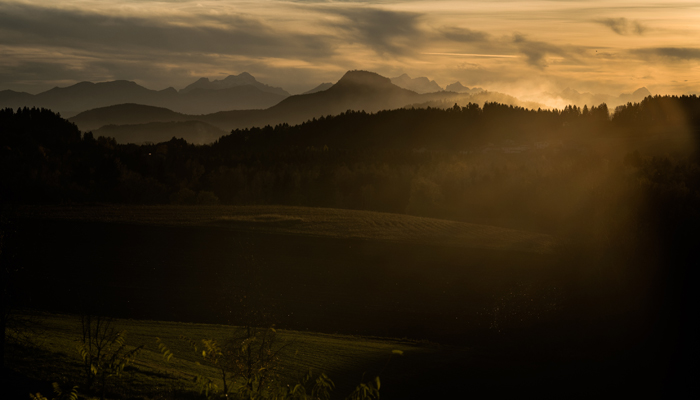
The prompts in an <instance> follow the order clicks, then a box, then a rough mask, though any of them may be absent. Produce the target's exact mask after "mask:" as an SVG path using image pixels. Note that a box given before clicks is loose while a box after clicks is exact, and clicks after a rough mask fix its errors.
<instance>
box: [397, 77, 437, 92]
mask: <svg viewBox="0 0 700 400" xmlns="http://www.w3.org/2000/svg"><path fill="white" fill-rule="evenodd" d="M391 83H393V84H394V85H396V86H398V87H401V88H404V89H408V90H413V91H414V92H416V93H434V92H439V91H442V90H444V89H443V88H442V87H440V85H438V84H437V82H435V81H431V80H429V79H428V78H426V77H424V76H422V77H420V78H413V79H412V78H411V77H410V76H408V75H407V74H403V75H401V76H397V77H396V78H391Z"/></svg>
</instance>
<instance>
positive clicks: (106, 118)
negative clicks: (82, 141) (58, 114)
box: [69, 103, 197, 132]
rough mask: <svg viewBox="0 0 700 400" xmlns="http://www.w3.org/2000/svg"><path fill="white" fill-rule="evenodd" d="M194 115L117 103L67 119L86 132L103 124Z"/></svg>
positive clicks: (136, 122)
mask: <svg viewBox="0 0 700 400" xmlns="http://www.w3.org/2000/svg"><path fill="white" fill-rule="evenodd" d="M196 118H197V117H196V116H191V115H186V114H181V113H178V112H175V111H172V110H169V109H167V108H163V107H154V106H147V105H143V104H133V103H127V104H118V105H115V106H107V107H100V108H95V109H92V110H89V111H84V112H82V113H80V114H78V115H76V116H74V117H72V118H69V121H71V122H73V123H75V124H76V125H78V127H79V128H80V130H82V131H84V132H87V131H92V130H96V129H98V128H100V127H102V126H105V125H134V124H146V123H149V122H171V121H187V120H193V119H196Z"/></svg>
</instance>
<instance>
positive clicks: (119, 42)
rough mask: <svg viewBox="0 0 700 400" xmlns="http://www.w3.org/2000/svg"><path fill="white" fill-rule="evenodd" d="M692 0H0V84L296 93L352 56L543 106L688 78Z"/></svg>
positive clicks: (692, 89) (331, 75)
mask: <svg viewBox="0 0 700 400" xmlns="http://www.w3.org/2000/svg"><path fill="white" fill-rule="evenodd" d="M699 20H700V5H699V4H698V2H697V1H684V0H681V1H671V2H660V1H624V0H619V1H596V0H594V1H586V2H574V1H538V2H531V1H488V2H475V1H439V2H434V1H430V2H428V1H380V2H346V1H342V2H341V1H255V2H251V1H211V0H204V1H188V0H183V1H125V0H116V1H111V2H103V1H95V0H85V1H83V0H70V1H62V2H61V3H60V4H56V3H55V2H49V1H42V0H30V1H1V2H0V53H2V57H1V58H0V89H12V90H17V91H27V92H30V93H38V92H41V91H43V90H47V89H50V88H51V87H54V86H68V85H71V84H74V83H77V82H80V81H86V80H87V81H93V82H99V81H109V80H117V79H125V80H132V81H135V82H137V83H139V84H141V85H143V86H145V87H148V88H151V89H164V88H166V87H169V86H173V87H175V88H176V89H181V88H183V87H184V86H186V85H188V84H190V83H192V82H193V80H194V79H196V78H199V77H208V78H211V79H220V78H223V77H225V76H228V75H230V74H237V73H240V72H243V71H247V72H249V73H251V74H253V75H254V76H255V77H257V78H258V79H259V80H261V81H263V82H265V83H268V84H270V85H273V86H280V87H283V88H285V89H286V90H288V91H289V92H291V93H301V92H303V91H306V90H309V89H311V88H313V87H315V86H316V85H318V84H320V83H321V82H329V81H332V82H335V81H337V80H338V79H339V78H340V77H341V76H342V75H343V74H344V73H345V72H346V71H348V70H350V69H364V70H371V71H375V72H377V73H379V74H381V75H383V76H389V77H393V76H398V75H400V74H402V73H408V74H409V75H410V76H412V77H418V76H427V77H428V78H429V79H434V80H436V81H437V82H438V83H439V84H440V85H442V86H443V87H445V86H447V85H449V84H450V83H453V82H455V81H460V82H461V83H462V84H464V85H466V86H481V87H484V88H486V89H487V90H491V91H500V92H505V93H509V94H512V95H514V96H517V97H519V98H522V99H523V100H533V101H539V102H542V103H545V104H549V105H552V106H557V104H554V103H553V102H554V100H553V99H552V98H551V96H550V95H548V94H547V93H554V92H558V91H561V90H563V89H565V88H567V87H569V88H572V89H575V90H578V91H580V92H586V91H587V92H593V93H606V94H619V93H622V92H632V91H634V90H635V89H637V88H639V87H647V88H648V89H649V90H650V91H651V92H652V93H660V94H692V93H697V92H699V91H700V46H698V45H697V43H699V42H700V25H699V24H698V23H697V22H698V21H699Z"/></svg>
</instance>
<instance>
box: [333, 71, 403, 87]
mask: <svg viewBox="0 0 700 400" xmlns="http://www.w3.org/2000/svg"><path fill="white" fill-rule="evenodd" d="M346 85H353V86H355V85H361V86H387V85H391V79H389V78H385V77H383V76H381V75H379V74H378V73H376V72H370V71H362V70H352V71H348V72H346V73H345V75H343V77H342V78H340V80H339V81H338V83H336V84H335V86H346Z"/></svg>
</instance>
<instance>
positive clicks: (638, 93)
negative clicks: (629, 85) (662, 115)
mask: <svg viewBox="0 0 700 400" xmlns="http://www.w3.org/2000/svg"><path fill="white" fill-rule="evenodd" d="M632 94H633V95H634V96H644V97H647V96H651V92H650V91H649V89H647V88H646V87H640V88H639V89H637V90H635V91H634V92H632Z"/></svg>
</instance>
